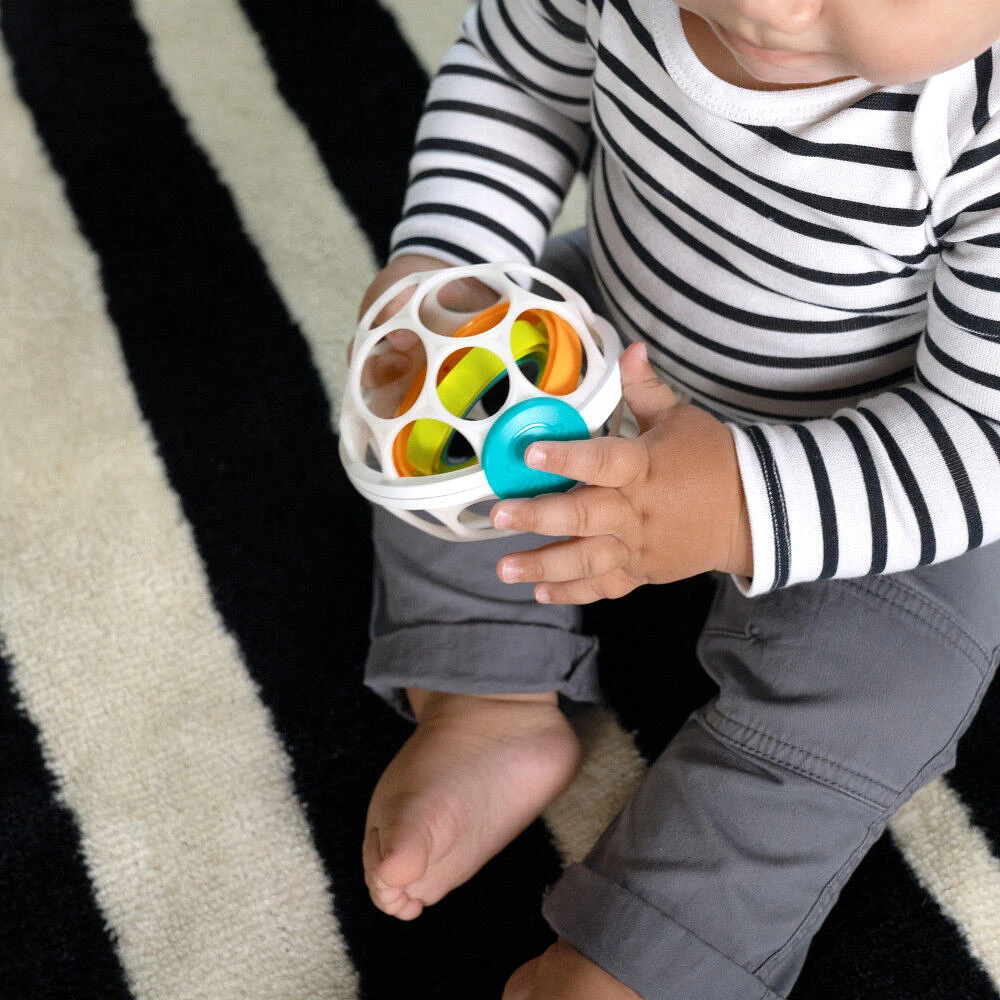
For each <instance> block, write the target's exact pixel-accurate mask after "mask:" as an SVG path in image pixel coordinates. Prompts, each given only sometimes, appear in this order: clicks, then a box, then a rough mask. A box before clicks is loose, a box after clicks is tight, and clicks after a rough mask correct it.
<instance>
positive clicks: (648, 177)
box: [393, 0, 1000, 593]
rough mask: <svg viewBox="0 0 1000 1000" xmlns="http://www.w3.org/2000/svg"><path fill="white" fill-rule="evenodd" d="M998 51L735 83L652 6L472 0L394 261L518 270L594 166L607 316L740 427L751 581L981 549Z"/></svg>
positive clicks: (674, 19)
mask: <svg viewBox="0 0 1000 1000" xmlns="http://www.w3.org/2000/svg"><path fill="white" fill-rule="evenodd" d="M998 56H1000V44H998V45H997V46H994V48H993V49H992V50H991V51H988V52H986V53H984V54H983V55H982V56H980V57H979V58H978V59H976V60H974V61H973V62H970V63H968V64H965V65H962V66H959V67H957V68H956V69H953V70H951V71H949V72H947V73H943V74H941V75H940V76H937V77H934V78H932V79H930V80H928V81H925V82H923V83H917V84H910V85H905V86H896V87H887V88H880V87H875V86H873V85H872V84H870V83H868V82H866V81H863V80H848V81H845V82H841V83H835V84H830V85H827V86H822V87H817V88H810V89H804V90H791V91H776V92H775V91H771V92H763V91H748V90H743V89H741V88H737V87H734V86H732V85H730V84H728V83H725V82H723V81H722V80H720V79H718V78H717V77H715V76H714V75H712V74H711V73H709V72H708V71H707V70H706V69H705V68H704V67H703V66H702V64H701V63H700V62H699V61H698V59H697V57H696V56H695V54H694V53H693V52H692V50H691V49H690V47H689V45H688V43H687V41H686V39H685V36H684V32H683V29H682V28H681V23H680V15H679V10H678V8H677V7H676V6H675V5H674V4H673V3H671V2H670V0H603V3H602V2H601V0H480V2H479V3H478V4H477V5H475V6H474V7H472V8H471V10H470V12H469V15H468V17H467V18H466V21H465V26H464V35H463V38H462V39H461V40H460V41H459V42H458V43H457V44H456V45H455V47H454V48H453V49H452V50H451V51H450V53H449V54H448V56H447V57H446V60H445V62H444V65H443V67H442V69H441V71H440V73H439V74H438V75H437V77H436V79H435V81H434V82H433V84H432V88H431V91H430V93H429V96H428V103H427V107H426V112H425V114H424V117H423V119H422V122H421V125H420V129H419V132H418V135H417V143H416V148H415V153H414V157H413V161H412V168H411V169H412V174H411V183H410V187H409V191H408V195H407V200H406V204H405V207H404V216H403V219H402V220H401V222H400V224H399V226H398V228H397V229H396V231H395V234H394V251H393V252H394V253H399V252H403V251H422V252H426V253H431V254H434V255H437V256H442V257H445V258H447V259H450V260H452V261H454V262H468V261H478V260H501V259H508V260H509V259H529V260H534V259H536V257H537V255H538V253H539V251H540V249H541V248H542V246H543V244H544V241H545V239H546V236H547V233H548V230H549V226H550V224H551V221H552V219H553V218H554V216H555V215H556V213H557V212H558V209H559V207H560V204H561V201H562V198H563V196H564V192H565V190H566V188H567V186H568V184H569V182H570V180H571V179H572V177H573V175H574V174H575V172H576V171H577V170H578V169H580V167H581V165H582V164H583V163H584V161H585V160H587V159H588V158H589V159H590V163H589V178H590V184H589V191H590V193H589V201H588V213H587V214H588V231H589V239H590V244H591V248H592V254H593V259H594V265H595V269H596V272H597V275H598V280H599V282H600V284H601V288H602V291H603V293H604V297H605V300H606V302H607V305H608V308H609V310H610V316H609V318H610V319H611V320H612V321H613V322H614V324H615V325H616V327H617V328H618V330H619V331H620V332H621V334H622V336H623V337H624V339H626V340H630V341H631V340H637V339H643V340H645V341H646V342H647V344H648V346H649V352H650V358H651V359H652V361H653V363H654V364H655V365H656V366H657V367H658V369H659V370H660V372H661V374H662V375H663V377H664V378H665V379H666V380H667V381H668V382H670V383H671V384H672V385H673V386H674V387H675V388H677V389H678V390H680V391H681V392H683V393H684V394H686V395H687V396H688V397H690V398H693V399H694V400H695V401H696V402H698V403H700V404H702V405H704V406H706V407H707V408H709V409H711V410H712V411H713V412H715V413H717V414H719V415H720V416H722V417H723V418H725V419H726V420H728V421H729V422H730V424H731V426H732V428H733V433H734V437H735V439H736V445H737V453H738V456H739V462H740V471H741V474H742V477H743V484H744V488H745V492H746V496H747V502H748V505H749V511H750V521H751V530H752V534H753V551H754V578H753V580H752V581H751V582H750V583H749V584H748V585H747V590H748V592H750V593H760V592H764V591H766V590H769V589H773V588H775V587H781V586H785V585H788V584H791V583H796V582H799V581H803V580H813V579H819V578H823V577H849V576H860V575H865V574H870V573H886V572H893V571H898V570H903V569H909V568H912V567H915V566H917V565H922V564H926V563H931V562H935V561H940V560H943V559H948V558H951V557H953V556H956V555H959V554H960V553H962V552H964V551H966V550H968V549H970V548H974V547H976V546H978V545H982V544H985V543H987V542H991V541H993V540H995V539H997V538H1000V426H998V424H997V423H996V422H997V421H1000V72H996V71H995V69H996V67H997V60H998Z"/></svg>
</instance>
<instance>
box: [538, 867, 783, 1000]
mask: <svg viewBox="0 0 1000 1000" xmlns="http://www.w3.org/2000/svg"><path fill="white" fill-rule="evenodd" d="M542 913H543V915H544V916H545V919H546V920H547V921H548V922H549V924H550V925H551V926H552V928H553V929H554V930H555V931H556V933H557V934H559V935H560V936H561V937H563V938H565V939H566V940H567V941H568V942H569V943H570V944H571V945H572V946H573V947H574V948H576V949H577V951H579V952H581V954H583V955H585V956H586V957H587V958H589V959H590V960H591V961H592V962H596V963H597V965H599V966H600V967H601V968H602V969H604V970H605V971H606V972H609V973H610V974H611V975H612V976H614V977H615V978H616V979H618V980H620V981H621V982H623V983H624V984H625V985H626V986H628V987H630V988H631V989H633V990H635V991H636V992H637V993H638V994H639V995H640V996H641V997H643V1000H690V998H691V997H705V996H711V997H712V998H713V1000H781V997H780V995H779V994H777V993H775V992H773V991H772V990H771V989H769V988H768V987H767V986H766V985H765V984H764V983H762V982H761V981H760V980H759V979H757V977H756V976H754V975H753V974H752V973H750V972H748V971H747V970H746V969H744V968H743V967H742V966H740V965H737V964H736V963H735V962H733V961H732V959H730V958H727V957H726V956H725V955H723V954H722V953H721V952H719V951H716V949H715V948H713V947H712V946H711V945H709V944H706V943H705V942H704V941H702V940H701V939H700V938H698V937H696V936H695V935H694V934H692V933H691V932H690V931H689V930H687V928H685V927H683V926H682V925H681V924H679V923H677V922H676V921H675V920H673V919H672V918H671V917H669V916H667V915H666V914H664V913H661V912H660V911H659V910H657V909H655V908H654V907H652V906H650V905H649V904H648V903H647V902H645V900H643V899H641V898H640V897H639V896H636V895H635V894H633V893H632V892H629V890H627V889H624V888H622V886H620V885H618V884H617V883H616V882H613V881H611V880H610V879H608V878H607V877H605V876H604V875H602V874H600V873H599V872H595V871H594V870H593V869H591V868H588V867H586V865H582V864H578V865H572V866H571V867H570V868H567V869H566V872H565V873H564V874H563V876H562V878H561V879H560V880H559V881H558V882H557V883H556V885H555V886H554V887H553V888H552V889H551V890H550V892H549V893H548V895H547V896H546V898H545V902H544V904H543V907H542Z"/></svg>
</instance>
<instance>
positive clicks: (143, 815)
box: [0, 50, 357, 1000]
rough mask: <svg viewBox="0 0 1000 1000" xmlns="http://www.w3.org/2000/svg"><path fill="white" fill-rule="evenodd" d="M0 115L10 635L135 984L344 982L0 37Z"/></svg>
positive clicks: (193, 991)
mask: <svg viewBox="0 0 1000 1000" xmlns="http://www.w3.org/2000/svg"><path fill="white" fill-rule="evenodd" d="M0 121H3V123H4V128H3V134H4V141H3V143H2V145H0V240H2V242H3V245H4V246H7V247H17V248H18V253H17V255H16V257H15V256H14V255H10V254H8V255H6V256H5V257H4V258H3V262H2V267H0V329H2V336H0V372H2V378H0V414H2V420H0V467H2V469H3V473H2V475H0V634H2V636H3V640H4V648H5V653H6V655H7V656H8V657H9V658H10V661H11V663H12V668H13V678H14V684H15V687H16V690H17V694H18V696H19V697H20V699H21V700H22V703H23V705H24V707H25V709H26V711H27V713H28V715H29V716H30V718H31V719H32V721H33V722H34V724H35V726H36V727H37V729H38V731H39V734H40V740H41V745H42V751H43V754H44V756H45V759H46V762H47V764H48V766H49V768H50V769H51V772H52V774H53V775H54V777H55V779H56V783H57V786H58V788H59V791H60V795H61V798H62V800H63V801H64V802H65V804H66V806H67V807H68V808H69V809H70V810H71V812H72V813H73V815H74V817H75V818H76V821H77V824H78V827H79V831H80V837H81V843H82V849H83V853H84V857H85V862H86V865H87V867H88V870H89V872H90V875H91V878H92V881H93V885H94V890H95V894H96V898H97V901H98V904H99V906H100V907H101V910H102V912H103V914H104V916H105V919H106V920H107V923H108V925H109V927H110V929H111V932H112V935H113V938H114V940H115V942H116V946H117V948H118V953H119V957H120V960H121V962H122V965H123V968H124V970H125V973H126V976H127V978H128V981H129V985H130V988H131V989H132V990H133V992H134V994H135V996H136V997H137V998H138V1000H201V998H204V1000H230V998H231V1000H307V998H316V1000H319V998H324V1000H348V998H351V997H354V996H356V994H357V984H356V974H355V972H354V970H353V968H352V966H351V965H350V962H349V961H348V959H347V957H346V953H345V948H344V945H343V942H342V940H341V937H340V934H339V930H338V927H337V924H336V921H335V919H334V917H333V913H332V901H331V898H330V894H329V890H328V885H327V879H326V875H325V873H324V870H323V868H322V865H321V862H320V860H319V858H318V856H317V854H316V852H315V850H314V847H313V844H312V841H311V837H310V831H309V829H308V827H307V824H306V821H305V819H304V816H303V813H302V810H301V808H300V806H299V804H298V802H297V800H296V798H295V795H294V791H293V788H292V784H291V780H290V773H289V772H290V765H289V761H288V759H287V757H286V755H285V753H284V751H283V749H282V747H281V745H280V743H279V741H278V738H277V736H276V735H275V733H274V731H273V728H272V726H271V722H270V719H269V716H268V714H267V712H266V710H265V709H264V707H263V706H262V704H261V702H260V700H259V698H258V696H257V692H256V690H255V687H254V685H253V683H252V681H251V679H250V678H249V676H248V674H247V672H246V669H245V667H244V665H243V663H242V662H241V658H240V653H239V650H238V649H237V648H236V645H235V643H234V641H233V639H232V638H231V636H230V635H229V634H228V633H227V632H226V631H225V629H224V627H223V625H222V624H221V622H220V620H219V618H218V616H217V614H216V611H215V609H214V608H213V604H212V600H211V597H210V594H209V592H208V589H207V584H206V579H205V575H204V572H203V568H202V566H201V564H200V561H199V558H198V554H197V552H196V550H195V547H194V542H193V539H192V536H191V532H190V530H189V527H188V525H187V523H186V522H185V520H184V518H183V515H182V513H181V510H180V507H179V504H178V502H177V498H176V497H175V495H174V494H173V492H172V490H171V488H170V486H169V484H168V482H167V481H166V478H165V474H164V471H163V469H162V467H161V465H160V463H159V461H158V459H157V457H156V454H155V447H154V443H153V442H152V440H151V439H150V435H149V433H148V429H147V427H146V425H145V424H144V423H143V421H142V418H141V415H140V413H139V410H138V407H137V404H136V401H135V399H134V397H133V395H132V391H131V387H130V384H129V381H128V376H127V374H126V371H125V366H124V364H123V360H122V357H121V355H120V352H119V346H118V343H117V340H116V336H115V331H114V329H113V328H112V325H111V323H110V320H109V319H108V317H107V314H106V312H105V308H104V300H103V295H102V292H101V288H100V284H99V278H98V264H97V261H96V259H95V257H94V255H93V253H92V252H91V250H90V248H89V247H88V246H87V244H86V243H85V242H84V240H83V238H82V236H81V234H80V233H79V231H78V230H77V228H76V224H75V221H74V219H73V217H72V214H71V210H70V209H69V207H68V205H67V204H66V202H65V200H64V195H63V191H62V189H61V186H60V183H59V180H58V178H57V177H56V176H55V174H54V173H53V171H52V169H51V167H50V165H49V164H48V162H47V160H46V159H45V156H44V153H43V151H42V150H41V148H40V144H39V141H38V139H37V136H36V134H35V133H34V131H33V125H32V122H31V120H30V116H29V113H28V112H27V109H26V108H25V107H24V106H23V104H22V103H21V102H20V100H19V99H18V97H17V96H16V93H15V91H14V86H13V82H12V78H11V72H10V65H9V61H8V59H7V56H6V54H5V53H4V52H3V51H2V50H0ZM0 992H2V990H0Z"/></svg>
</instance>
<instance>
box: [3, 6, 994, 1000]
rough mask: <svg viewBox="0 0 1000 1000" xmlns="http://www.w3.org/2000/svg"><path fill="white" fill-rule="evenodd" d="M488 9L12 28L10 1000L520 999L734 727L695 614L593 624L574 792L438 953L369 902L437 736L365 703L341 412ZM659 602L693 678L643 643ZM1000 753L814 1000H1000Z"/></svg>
mask: <svg viewBox="0 0 1000 1000" xmlns="http://www.w3.org/2000/svg"><path fill="white" fill-rule="evenodd" d="M464 2H465V0H395V2H394V3H393V4H391V5H390V6H389V7H382V6H379V5H378V4H376V3H375V2H374V0H326V2H323V3H307V2H305V0H282V2H280V3H275V2H268V0H133V2H131V3H130V2H129V0H3V2H2V5H0V41H2V44H0V998H2V1000H29V998H30V1000H48V998H52V1000H68V998H74V1000H75V998H81V1000H195V998H198V1000H201V998H204V1000H314V998H315V1000H320V998H323V1000H355V998H368V1000H402V998H407V1000H421V998H425V997H427V998H431V997H436V998H455V1000H479V998H498V997H499V994H500V990H501V988H502V983H503V982H504V980H505V979H506V977H507V975H509V973H510V972H511V971H512V970H513V969H514V968H515V967H516V966H517V965H518V964H520V963H521V962H522V961H524V960H526V959H527V958H529V957H531V956H532V955H534V954H536V953H537V952H539V951H541V950H542V949H543V948H544V947H545V946H546V944H547V943H548V941H549V940H550V936H549V931H548V929H547V927H546V926H545V924H544V922H543V921H542V920H541V919H540V917H539V915H538V909H539V900H540V897H541V894H542V892H543V890H544V888H545V886H546V885H547V884H549V883H550V882H551V881H553V880H554V879H555V878H556V877H557V875H558V873H559V871H560V868H561V866H562V865H564V864H565V863H566V862H567V861H568V860H571V859H574V858H576V857H579V856H580V855H581V854H582V853H583V852H585V851H586V849H587V846H588V844H589V843H591V842H592V840H593V839H594V837H595V836H596V835H597V833H598V831H599V830H600V829H601V827H602V826H603V824H604V823H606V822H607V820H608V818H609V817H610V816H611V815H613V814H614V812H615V811H616V810H617V808H618V807H619V805H620V803H621V801H622V798H623V796H625V795H627V794H628V790H629V789H630V788H631V787H632V786H633V785H634V783H635V782H636V781H637V780H638V779H639V777H641V774H642V771H643V767H644V766H645V765H644V761H645V760H648V759H650V758H651V757H652V756H654V755H655V754H656V753H657V752H658V751H659V749H660V748H662V746H663V745H664V743H665V742H666V740H667V739H669V736H670V734H671V733H672V732H673V731H674V729H676V727H677V725H678V724H679V723H680V721H681V720H682V719H683V718H684V716H685V715H686V714H687V713H688V712H689V711H690V710H691V708H692V707H694V706H695V705H696V704H697V703H698V701H699V700H701V699H703V698H704V697H706V696H707V695H708V694H709V693H710V691H709V689H708V687H707V683H708V682H707V681H706V680H705V679H704V678H703V677H702V676H701V675H700V674H699V673H698V672H697V670H696V668H695V666H694V660H693V654H692V652H691V649H692V644H693V639H694V633H695V631H696V629H697V622H698V617H699V615H700V614H702V613H703V611H704V606H705V600H706V597H707V590H706V586H705V584H704V582H702V581H694V582H692V583H689V584H684V585H679V586H676V587H673V588H667V589H668V590H669V591H670V592H669V593H665V592H664V590H663V589H661V590H660V591H658V592H652V591H648V590H647V591H645V592H642V591H640V592H639V593H638V594H636V595H633V596H632V597H630V598H629V599H627V601H626V602H625V604H624V605H621V604H612V605H602V606H598V607H596V608H594V609H592V610H591V611H590V612H589V616H590V620H591V625H592V626H593V627H594V628H599V629H600V630H601V632H602V636H603V644H604V646H603V648H604V651H605V652H604V659H603V668H604V670H605V673H606V675H607V689H608V694H609V699H610V701H611V703H612V705H613V706H614V709H615V713H614V714H612V712H611V711H607V712H599V713H594V714H592V715H591V716H590V717H588V718H586V719H585V720H583V722H582V731H583V734H584V736H585V739H586V742H587V745H588V747H589V756H588V759H587V763H586V766H585V768H584V771H583V773H582V774H581V776H580V778H579V780H578V781H577V783H576V784H575V785H574V787H573V788H572V789H571V790H570V792H568V793H567V795H566V796H565V797H564V798H563V799H562V800H560V801H559V802H558V803H556V804H555V805H554V806H553V807H552V808H551V809H550V810H549V812H548V813H547V814H546V816H545V818H544V821H540V822H538V823H536V824H535V825H534V826H533V827H532V828H530V829H529V830H528V831H527V832H526V833H525V834H524V835H523V836H522V837H521V838H520V839H519V840H518V841H517V842H515V844H513V845H512V846H511V847H510V848H509V849H508V850H507V851H505V852H504V853H503V854H502V855H501V856H500V857H499V858H497V859H496V860H495V861H493V862H492V863H491V864H489V865H488V866H487V867H486V868H485V869H484V871H483V872H482V873H481V874H480V875H479V876H477V877H476V878H475V879H474V880H473V881H472V882H470V883H469V884H468V885H466V886H464V887H463V888H462V889H460V890H458V891H456V892H455V893H454V894H453V895H452V896H451V897H449V898H448V899H447V900H446V901H445V902H443V903H441V904H439V905H438V906H436V907H433V908H432V909H431V910H429V911H428V912H427V914H426V915H425V916H423V917H421V918H420V919H419V920H418V921H416V922H415V923H413V924H405V925H404V924H400V923H398V922H395V921H392V920H390V919H389V918H386V917H383V916H382V915H380V914H379V913H377V912H376V911H375V910H374V909H373V908H372V907H371V905H370V904H369V903H368V901H367V895H366V892H365V889H364V885H363V882H362V878H361V872H360V843H361V833H362V829H361V827H362V822H363V817H364V810H365V805H366V803H367V797H368V794H369V792H370V790H371V788H372V786H373V784H374V782H375V780H376V779H377V777H378V775H379V773H380V772H381V769H382V768H383V767H384V765H385V763H386V762H387V761H388V760H389V759H390V758H391V756H392V754H393V752H394V751H395V749H396V748H397V747H398V746H399V744H400V742H401V741H402V740H403V739H405V736H406V734H407V726H406V725H405V724H404V723H403V722H402V721H400V720H399V719H397V718H396V717H395V716H393V715H392V714H391V713H390V712H389V711H388V710H387V709H386V708H384V707H383V706H382V705H381V704H380V703H379V702H377V701H376V700H375V699H374V698H373V697H372V696H371V695H369V694H368V693H367V692H366V691H365V690H364V689H363V687H362V685H361V681H360V676H361V664H362V661H363V657H364V654H365V642H366V614H367V605H368V591H369V586H370V579H369V565H368V564H369V554H370V553H369V543H368V538H367V531H368V512H367V510H366V508H365V506H364V504H363V503H362V502H361V501H360V500H359V499H358V497H357V496H355V495H354V494H353V492H352V491H351V489H350V488H349V487H348V485H347V484H346V482H345V479H344V477H343V475H342V472H341V469H340V466H339V463H338V460H337V453H336V438H335V434H334V432H333V429H332V427H333V420H332V417H333V414H334V413H335V411H336V406H337V400H338V397H339V393H340V389H341V386H342V379H343V364H342V358H343V354H344V347H345V344H346V341H347V338H348V337H349V335H350V333H351V331H352V327H353V319H354V314H355V309H356V303H357V301H358V298H359V296H360V294H361V291H362V290H363V288H364V287H365V285H366V284H367V282H368V280H369V279H370V277H371V276H372V274H373V273H374V272H375V269H376V267H377V263H378V261H379V260H381V259H383V257H384V254H385V251H386V245H387V239H388V234H389V231H390V229H391V226H392V224H393V221H394V217H395V215H396V214H397V212H398V211H399V206H400V202H401V197H402V190H403V183H404V178H405V164H406V158H407V151H408V147H409V144H410V141H411V139H412V135H413V129H414V126H415V122H416V118H417V115H418V112H419V107H420V103H421V100H422V97H423V93H424V90H425V87H426V82H427V71H428V68H430V67H433V65H434V64H435V62H436V61H437V60H438V59H439V58H440V55H441V53H442V52H443V50H444V48H445V47H446V46H447V45H448V43H449V42H450V41H451V39H452V38H453V37H454V35H455V32H456V23H457V19H458V17H459V15H460V13H461V11H462V8H463V6H464ZM571 211H572V209H571ZM666 600H669V601H672V602H674V604H675V605H676V606H677V607H678V608H679V613H678V615H677V616H676V623H675V624H674V625H672V626H671V628H672V629H673V631H672V632H668V634H667V635H666V638H667V639H668V640H669V641H670V642H671V644H672V646H673V648H674V649H675V650H676V654H675V658H676V667H677V669H676V670H674V671H670V672H669V676H665V675H664V672H663V670H662V668H658V669H656V670H654V666H653V665H654V664H656V663H662V660H663V647H662V642H663V640H664V636H663V635H660V636H659V637H658V641H659V642H660V643H661V645H660V646H659V647H658V648H656V649H653V648H652V647H650V648H648V649H644V648H642V647H641V646H640V647H639V649H638V650H636V649H635V646H634V643H635V636H634V634H631V633H630V631H629V630H628V628H627V625H626V621H627V617H628V614H643V613H648V609H649V608H650V607H651V606H652V602H654V601H655V602H656V605H657V606H662V604H663V602H664V601H666ZM623 611H625V612H627V614H623V613H622V612H623ZM636 653H638V655H636ZM644 653H648V654H649V655H648V656H647V655H643V654H644ZM998 746H1000V691H996V692H994V694H993V695H992V696H991V697H990V699H989V700H988V701H987V704H986V707H985V708H984V710H983V712H982V714H981V716H980V718H979V719H978V720H977V722H976V723H975V725H974V726H973V728H972V730H971V731H970V732H969V734H968V736H967V737H966V739H965V741H964V743H963V746H962V752H961V756H960V761H959V764H958V767H957V769H956V770H955V772H954V773H953V774H952V775H950V776H949V777H948V778H947V779H945V780H942V781H938V782H936V783H935V784H934V785H932V786H931V787H929V788H928V789H926V790H925V792H923V793H921V794H920V795H919V796H918V797H917V798H916V799H915V800H914V801H913V802H912V803H911V804H910V805H908V806H907V807H906V808H905V809H904V811H903V812H902V813H900V815H899V816H898V817H897V818H896V820H895V821H894V823H893V826H892V830H891V833H890V834H887V835H886V836H885V837H884V838H883V839H882V840H881V841H880V842H879V844H878V845H877V847H876V849H875V850H874V851H873V853H872V854H871V855H870V856H869V858H868V859H867V860H866V861H865V863H864V864H863V866H862V867H861V869H860V870H859V871H858V873H857V875H856V876H855V878H854V879H853V880H852V882H851V883H850V884H849V885H848V887H847V889H846V891H845V892H844V894H843V896H842V898H841V900H840V902H839V904H838V906H837V908H836V910H835V911H834V914H833V916H832V917H831V919H830V921H829V922H828V924H827V926H826V927H825V928H824V929H823V931H822V932H821V934H820V936H819V938H818V939H817V941H816V944H815V947H814V949H813V953H812V955H811V957H810V960H809V963H808V965H807V968H806V970H805V973H804V974H803V977H802V980H801V982H800V985H799V986H798V988H797V989H796V991H795V994H794V995H795V997H796V1000H821V998H822V1000H836V998H872V1000H874V998H878V1000H887V998H888V1000H894V998H913V1000H928V998H948V1000H980V998H982V1000H989V998H996V997H998V996H1000V862H998V857H1000V782H998V781H997V778H996V774H997V771H996V765H995V754H996V748H997V747H998Z"/></svg>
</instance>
